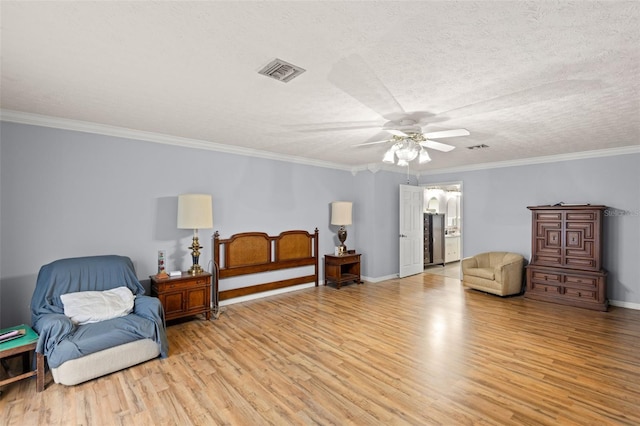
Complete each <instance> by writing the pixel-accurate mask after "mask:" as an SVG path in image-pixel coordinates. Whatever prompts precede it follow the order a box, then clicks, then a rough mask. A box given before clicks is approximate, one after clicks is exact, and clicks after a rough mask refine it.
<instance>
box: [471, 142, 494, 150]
mask: <svg viewBox="0 0 640 426" xmlns="http://www.w3.org/2000/svg"><path fill="white" fill-rule="evenodd" d="M485 148H489V145H485V144H483V143H481V144H480V145H473V146H468V147H467V149H485Z"/></svg>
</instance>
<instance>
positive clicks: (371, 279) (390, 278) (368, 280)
mask: <svg viewBox="0 0 640 426" xmlns="http://www.w3.org/2000/svg"><path fill="white" fill-rule="evenodd" d="M396 278H398V274H393V275H387V276H384V277H376V278H371V277H365V276H361V277H360V279H361V280H362V281H366V282H368V283H379V282H380V281H386V280H393V279H396Z"/></svg>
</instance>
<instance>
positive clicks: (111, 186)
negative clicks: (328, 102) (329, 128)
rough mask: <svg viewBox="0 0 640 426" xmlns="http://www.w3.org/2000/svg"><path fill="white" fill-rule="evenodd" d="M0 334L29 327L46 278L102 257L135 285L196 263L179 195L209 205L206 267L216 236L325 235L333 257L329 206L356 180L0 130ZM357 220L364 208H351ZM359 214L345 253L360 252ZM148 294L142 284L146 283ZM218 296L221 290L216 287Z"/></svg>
mask: <svg viewBox="0 0 640 426" xmlns="http://www.w3.org/2000/svg"><path fill="white" fill-rule="evenodd" d="M1 126H2V127H1V132H2V139H1V142H0V143H1V146H0V149H1V152H2V155H1V159H2V165H1V169H0V170H1V176H0V177H1V200H2V204H1V208H2V211H1V214H2V223H1V227H0V228H1V230H0V231H1V232H2V240H1V244H0V253H2V258H1V276H0V286H1V287H0V294H1V295H2V296H1V299H0V302H1V305H0V311H1V312H0V324H1V326H9V325H13V324H15V323H22V322H25V323H29V322H30V315H29V309H28V305H29V301H30V299H31V294H32V293H33V289H34V286H35V281H36V277H37V273H38V271H39V269H40V267H41V266H42V265H44V264H47V263H49V262H51V261H53V260H56V259H60V258H65V257H76V256H86V255H97V254H109V253H115V254H121V255H125V256H129V257H131V259H132V260H133V262H134V264H135V267H136V272H137V274H138V277H139V278H140V279H146V278H147V277H148V276H149V275H151V274H154V273H155V272H156V269H157V266H156V262H157V250H159V249H165V250H167V258H168V267H169V269H187V268H188V266H189V265H190V264H191V259H190V255H189V253H190V251H189V250H188V249H187V247H188V246H189V245H190V244H191V235H192V232H191V231H190V230H179V229H177V228H176V209H177V195H178V194H181V193H186V192H203V193H208V194H212V196H213V216H214V229H211V230H203V231H201V232H200V237H201V239H200V241H201V243H202V245H203V246H204V247H205V248H204V250H203V251H202V252H203V253H202V256H201V260H200V264H201V265H202V266H203V267H205V268H206V267H207V264H208V260H209V259H210V256H211V254H210V253H211V250H210V248H211V241H210V237H211V235H212V233H213V231H214V230H219V231H220V234H221V236H222V237H223V238H226V237H229V236H231V234H234V233H237V232H247V231H261V232H267V233H269V234H277V233H279V232H281V231H284V230H288V229H304V230H307V231H310V232H312V231H313V230H314V228H316V227H317V228H318V229H319V231H320V252H321V253H332V252H333V247H334V246H335V245H336V241H337V238H336V237H335V234H336V230H337V229H336V227H334V226H330V225H329V214H330V213H329V212H330V206H329V205H330V203H331V201H335V200H341V199H344V200H350V199H351V196H352V194H353V193H354V179H353V176H352V174H351V173H350V172H346V171H340V170H333V169H327V168H321V167H310V166H303V165H298V164H293V163H287V162H280V161H271V160H265V159H259V158H253V157H245V156H238V155H231V154H224V153H219V152H213V151H204V150H197V149H189V148H181V147H176V146H170V145H162V144H157V143H151V142H143V141H137V140H125V139H120V138H115V137H109V136H102V135H95V134H89V133H82V132H74V131H66V130H58V129H51V128H45V127H37V126H28V125H22V124H14V123H6V122H3V123H2V124H1ZM354 210H355V212H358V205H357V203H356V204H355V205H354ZM358 217H360V216H358V214H357V213H356V215H355V217H354V224H353V226H351V227H349V239H348V243H349V245H350V246H352V247H353V248H359V247H358V233H357V229H358V223H357V221H358ZM145 284H146V283H145ZM221 288H224V287H222V286H221Z"/></svg>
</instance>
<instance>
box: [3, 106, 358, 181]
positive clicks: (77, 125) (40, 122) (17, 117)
mask: <svg viewBox="0 0 640 426" xmlns="http://www.w3.org/2000/svg"><path fill="white" fill-rule="evenodd" d="M0 120H2V121H7V122H12V123H20V124H29V125H33V126H42V127H51V128H55V129H63V130H74V131H78V132H85V133H94V134H99V135H105V136H114V137H118V138H126V139H135V140H140V141H145V142H155V143H161V144H165V145H175V146H181V147H187V148H195V149H204V150H209V151H217V152H225V153H228V154H237V155H244V156H249V157H257V158H264V159H268V160H276V161H286V162H289V163H296V164H303V165H307V166H316V167H324V168H329V169H337V170H344V171H351V172H352V167H350V166H345V165H343V164H336V163H331V162H328V161H319V160H313V159H310V158H303V157H296V156H293V155H286V154H276V153H273V152H267V151H261V150H258V149H252V148H245V147H239V146H234V145H224V144H219V143H215V142H209V141H205V140H199V139H189V138H182V137H179V136H171V135H164V134H161V133H154V132H145V131H142V130H133V129H127V128H123V127H116V126H109V125H106V124H98V123H92V122H88V121H80V120H70V119H66V118H59V117H51V116H46V115H40V114H32V113H27V112H21V111H14V110H7V109H2V110H0Z"/></svg>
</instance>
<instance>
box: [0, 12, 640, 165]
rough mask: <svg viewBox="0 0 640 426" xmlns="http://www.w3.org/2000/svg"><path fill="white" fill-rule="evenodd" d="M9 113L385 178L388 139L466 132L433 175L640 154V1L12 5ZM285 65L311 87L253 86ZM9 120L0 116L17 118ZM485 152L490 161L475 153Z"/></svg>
mask: <svg viewBox="0 0 640 426" xmlns="http://www.w3.org/2000/svg"><path fill="white" fill-rule="evenodd" d="M0 12H1V19H2V29H1V31H2V33H1V36H2V39H1V41H2V64H1V76H2V86H1V92H0V96H1V98H0V101H1V107H2V109H3V110H5V113H6V112H7V111H9V112H11V111H14V112H15V111H17V112H21V113H22V112H24V113H32V114H39V115H44V116H48V117H55V118H61V119H71V120H80V121H85V122H91V123H97V124H100V125H107V126H116V127H120V128H126V129H132V130H139V131H145V132H153V133H158V134H162V135H169V136H175V137H179V138H186V139H187V140H196V141H203V142H204V143H205V145H206V144H212V145H213V146H219V145H232V146H234V147H235V148H234V149H238V148H239V149H240V150H242V149H244V148H249V149H253V150H259V151H265V152H267V153H274V154H282V155H286V156H287V158H290V157H291V156H293V157H302V158H305V159H312V160H318V161H321V162H326V163H328V164H336V165H338V166H339V167H345V168H357V167H362V166H366V165H367V164H380V161H381V158H382V154H383V153H384V151H385V149H386V148H387V147H388V146H389V144H379V145H370V146H366V147H355V145H358V144H360V143H363V142H369V141H374V140H381V139H385V138H387V137H388V134H387V133H386V132H382V131H381V128H382V126H383V125H384V124H385V123H386V122H387V121H389V120H394V119H397V118H402V117H406V116H410V117H413V118H417V119H419V120H421V121H420V122H421V124H422V125H423V127H424V129H425V130H426V131H436V130H446V129H455V128H466V129H468V130H469V131H470V132H471V135H470V136H466V137H457V138H449V139H440V141H441V142H446V143H449V144H452V145H454V146H456V147H457V148H456V149H455V150H453V151H451V152H448V153H441V152H437V151H430V153H431V157H432V159H433V161H432V162H431V163H429V164H427V165H426V166H419V167H418V165H417V162H414V164H412V166H411V167H412V170H415V171H418V170H424V171H428V170H437V169H446V168H452V167H461V166H470V165H477V164H480V163H487V162H497V161H512V160H519V159H526V158H533V157H540V156H549V155H559V154H569V153H577V152H583V151H591V150H600V149H612V148H620V147H628V146H634V145H640V3H639V2H637V1H631V2H617V1H604V2H582V1H580V2H570V3H569V2H566V3H565V2H562V1H559V2H558V1H554V2H507V1H500V2H487V1H482V2H452V1H443V2H272V1H266V2H235V1H234V2H186V1H179V2H178V1H175V2H158V3H156V2H154V3H150V2H124V1H119V2H80V1H75V2H11V1H2V3H1V11H0ZM274 58H280V59H283V60H285V61H288V62H291V63H293V64H295V65H298V66H300V67H302V68H304V69H306V72H305V73H303V74H302V75H300V76H299V77H298V78H297V79H294V80H292V81H291V82H289V83H282V82H279V81H276V80H273V79H270V78H268V77H265V76H262V75H260V74H258V72H257V71H258V70H260V69H261V68H262V67H263V66H264V65H266V64H267V63H268V62H270V61H271V60H273V59H274ZM5 115H6V114H5ZM478 144H486V145H489V147H490V148H488V149H484V150H468V149H465V147H468V146H471V145H478Z"/></svg>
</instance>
